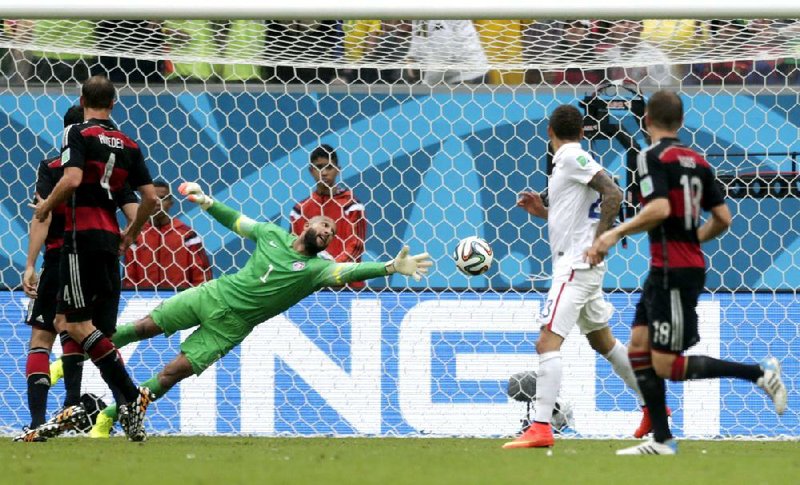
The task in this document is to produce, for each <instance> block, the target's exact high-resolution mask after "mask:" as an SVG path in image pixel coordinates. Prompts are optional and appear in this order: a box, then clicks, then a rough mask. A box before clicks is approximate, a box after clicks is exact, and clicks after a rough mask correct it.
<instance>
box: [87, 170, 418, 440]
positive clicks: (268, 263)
mask: <svg viewBox="0 0 800 485" xmlns="http://www.w3.org/2000/svg"><path fill="white" fill-rule="evenodd" d="M178 191H179V192H180V193H181V194H182V195H185V196H187V197H188V199H189V201H191V202H194V203H195V204H198V205H200V207H202V208H203V209H204V210H206V211H208V213H209V214H210V215H211V216H212V217H213V218H214V219H216V220H217V221H219V222H220V223H221V224H222V225H224V226H225V227H227V228H228V229H230V230H232V231H234V232H235V233H237V234H239V235H240V236H243V237H247V238H250V239H252V240H254V241H255V242H256V249H255V251H254V252H253V254H252V256H250V259H249V260H248V261H247V264H245V266H244V268H242V269H241V270H240V271H238V272H237V273H235V274H233V275H226V276H223V277H221V278H219V279H217V280H213V281H209V282H207V283H204V284H202V285H200V286H198V287H195V288H191V289H189V290H186V291H184V292H182V293H179V294H177V295H175V296H173V297H172V298H169V299H168V300H166V301H164V302H163V303H161V305H159V306H158V307H157V308H156V309H154V310H153V311H152V312H151V313H150V315H148V316H147V317H145V318H143V319H141V320H139V321H137V322H135V323H133V324H129V325H123V326H120V327H118V328H117V333H116V334H115V335H114V342H115V343H116V345H117V346H118V347H122V346H124V345H126V344H129V343H131V342H135V341H138V340H144V339H148V338H151V337H154V336H156V335H160V334H165V335H168V336H169V335H172V334H174V333H176V332H178V331H180V330H185V329H188V328H192V327H197V329H196V330H195V331H194V332H193V333H192V334H191V335H190V336H189V337H188V338H187V339H186V340H185V341H184V342H183V343H182V344H181V352H180V354H178V356H177V357H175V359H174V360H173V361H172V362H170V363H169V364H167V365H166V366H165V367H164V368H163V369H162V370H161V372H159V373H158V374H157V375H155V376H153V377H152V378H150V380H148V381H147V382H145V383H144V384H142V385H143V386H144V387H147V388H149V389H150V390H151V391H152V393H153V395H154V396H155V398H156V399H157V398H159V397H160V396H162V395H164V394H165V393H166V392H167V391H169V390H170V389H171V388H172V387H173V386H174V385H175V384H177V383H178V382H180V381H181V380H183V379H185V378H187V377H189V376H191V375H193V374H194V375H200V374H201V373H202V372H203V371H204V370H205V369H206V368H208V366H210V365H211V364H213V363H214V362H216V361H218V360H219V359H221V358H222V357H223V356H224V355H225V354H227V353H228V352H230V351H231V349H233V348H234V347H236V346H238V345H239V344H240V343H242V341H243V340H244V339H245V338H246V337H247V335H248V334H250V332H251V331H252V330H253V328H254V327H255V326H256V325H258V324H260V323H261V322H264V321H266V320H268V319H270V318H272V317H274V316H275V315H278V314H279V313H282V312H284V311H285V310H287V309H288V308H290V307H291V306H293V305H294V304H295V303H297V302H299V301H300V300H302V299H303V298H305V297H306V296H308V295H310V294H311V293H313V292H315V291H317V290H319V289H320V288H323V287H326V286H342V285H343V284H345V283H349V282H351V281H361V280H365V279H370V278H378V277H381V276H387V275H391V274H394V273H400V274H404V275H406V276H412V277H414V279H416V280H419V279H420V278H421V277H422V275H424V274H425V273H427V272H428V268H430V267H431V266H432V265H433V263H432V262H431V261H430V259H429V256H428V254H427V253H422V254H418V255H415V256H409V254H408V247H404V248H403V249H402V250H401V251H400V253H399V254H398V255H397V257H396V258H395V259H393V260H392V261H389V262H388V263H374V262H371V263H335V262H333V261H329V260H326V259H322V258H319V257H317V254H318V253H319V252H320V251H322V250H324V249H325V248H326V247H327V246H328V243H329V242H330V241H331V240H332V239H333V237H334V235H335V233H336V225H335V224H334V222H333V221H332V220H331V219H330V218H328V217H324V216H319V217H314V218H312V219H311V220H309V221H308V223H307V224H306V226H305V230H304V231H303V232H302V233H301V234H300V235H299V236H293V235H290V234H289V233H288V232H286V231H285V230H283V229H281V228H280V227H278V226H276V225H274V224H269V223H259V222H256V221H254V220H252V219H250V218H248V217H247V216H244V215H242V214H240V213H239V212H237V211H235V210H233V209H231V208H230V207H227V206H226V205H224V204H222V203H220V202H217V201H214V200H212V199H211V197H209V196H207V195H205V194H203V192H202V191H201V190H200V187H199V186H198V185H197V184H196V183H192V182H190V183H183V184H181V186H180V188H179V189H178ZM116 417H117V409H116V406H109V407H108V408H106V409H105V410H104V411H103V413H102V415H100V416H98V418H97V423H96V424H95V426H94V428H93V429H92V431H91V436H92V437H94V438H104V437H108V435H109V433H110V431H111V427H112V426H113V423H114V420H115V419H116Z"/></svg>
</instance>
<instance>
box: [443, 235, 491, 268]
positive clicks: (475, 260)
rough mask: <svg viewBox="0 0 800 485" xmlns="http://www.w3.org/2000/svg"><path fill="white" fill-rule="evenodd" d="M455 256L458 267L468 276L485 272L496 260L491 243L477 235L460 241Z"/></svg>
mask: <svg viewBox="0 0 800 485" xmlns="http://www.w3.org/2000/svg"><path fill="white" fill-rule="evenodd" d="M453 258H455V260H456V268H458V270H459V271H461V272H462V273H464V274H465V275H467V276H477V275H479V274H482V273H485V272H486V271H488V270H489V268H490V267H491V266H492V261H494V257H493V256H492V248H491V247H490V246H489V243H487V242H486V241H484V240H483V239H481V238H479V237H475V236H470V237H467V238H464V239H462V240H461V241H459V242H458V246H456V251H455V253H453Z"/></svg>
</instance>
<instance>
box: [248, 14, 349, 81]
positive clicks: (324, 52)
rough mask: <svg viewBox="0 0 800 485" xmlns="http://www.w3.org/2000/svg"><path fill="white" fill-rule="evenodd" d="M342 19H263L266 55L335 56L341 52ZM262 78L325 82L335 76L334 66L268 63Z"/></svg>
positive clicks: (312, 60) (315, 60)
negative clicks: (295, 65)
mask: <svg viewBox="0 0 800 485" xmlns="http://www.w3.org/2000/svg"><path fill="white" fill-rule="evenodd" d="M342 50H343V49H342V22H341V21H340V20H322V21H317V20H291V21H276V20H267V21H266V47H265V52H264V56H265V57H266V58H268V59H273V60H276V59H277V60H278V62H279V60H280V59H285V60H287V61H288V60H292V61H296V60H298V59H304V60H306V61H307V62H308V63H319V61H320V60H327V61H332V60H338V59H339V58H341V56H342ZM264 78H265V79H266V81H267V82H270V83H281V84H287V83H288V84H309V83H324V84H328V83H330V82H331V81H333V80H334V79H336V70H335V69H333V68H329V67H318V68H316V67H309V68H305V67H304V68H300V67H293V66H280V65H279V66H277V67H269V68H267V69H265V70H264Z"/></svg>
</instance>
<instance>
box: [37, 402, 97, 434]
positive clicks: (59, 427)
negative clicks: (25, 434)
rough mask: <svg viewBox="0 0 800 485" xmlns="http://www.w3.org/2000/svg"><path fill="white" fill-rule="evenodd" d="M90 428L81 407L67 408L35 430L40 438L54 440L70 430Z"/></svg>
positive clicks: (87, 418)
mask: <svg viewBox="0 0 800 485" xmlns="http://www.w3.org/2000/svg"><path fill="white" fill-rule="evenodd" d="M86 426H90V424H89V417H88V416H87V415H86V410H85V409H83V406H81V405H80V404H79V405H76V406H67V407H65V408H64V409H62V410H61V411H59V412H58V414H56V415H55V416H53V417H52V418H50V420H49V421H47V422H46V423H44V424H43V425H41V426H39V427H38V428H36V430H35V431H36V433H37V434H38V435H39V436H40V437H42V438H45V439H47V438H55V437H56V436H59V435H61V434H64V433H65V432H67V431H69V430H71V429H82V428H84V427H86Z"/></svg>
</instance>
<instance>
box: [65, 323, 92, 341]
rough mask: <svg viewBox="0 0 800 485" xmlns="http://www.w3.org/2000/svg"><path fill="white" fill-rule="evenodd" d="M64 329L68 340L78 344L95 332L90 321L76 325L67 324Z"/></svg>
mask: <svg viewBox="0 0 800 485" xmlns="http://www.w3.org/2000/svg"><path fill="white" fill-rule="evenodd" d="M64 327H66V329H67V333H68V334H69V336H70V338H72V340H74V341H76V342H78V343H81V342H83V341H84V340H85V339H86V337H88V336H89V335H90V334H91V333H92V332H94V330H95V328H94V325H92V322H91V320H90V321H86V322H77V323H71V322H67V323H65V324H64Z"/></svg>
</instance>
